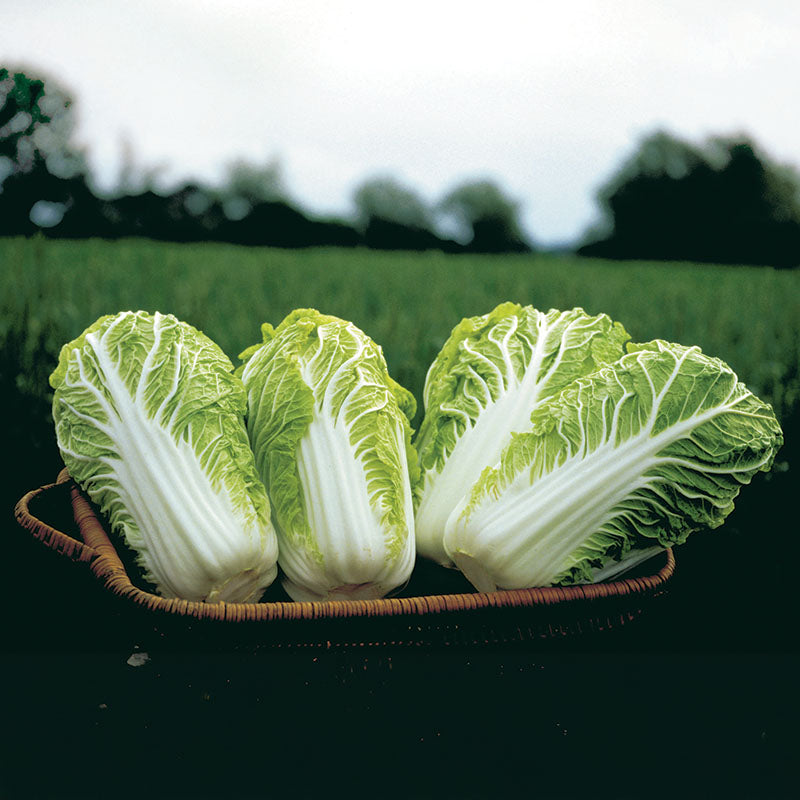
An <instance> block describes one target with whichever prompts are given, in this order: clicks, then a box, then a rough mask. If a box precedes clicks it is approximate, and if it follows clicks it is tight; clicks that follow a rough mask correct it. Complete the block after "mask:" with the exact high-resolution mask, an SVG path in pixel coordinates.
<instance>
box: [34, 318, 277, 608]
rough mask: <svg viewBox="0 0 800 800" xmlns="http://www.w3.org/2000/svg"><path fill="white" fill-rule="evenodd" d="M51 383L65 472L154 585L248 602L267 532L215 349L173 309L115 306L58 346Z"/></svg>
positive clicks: (224, 367) (270, 566)
mask: <svg viewBox="0 0 800 800" xmlns="http://www.w3.org/2000/svg"><path fill="white" fill-rule="evenodd" d="M50 384H51V386H52V387H53V389H54V390H55V391H54V397H53V417H54V420H55V427H56V436H57V440H58V446H59V449H60V451H61V454H62V457H63V459H64V463H65V464H66V466H67V467H68V469H69V472H70V475H71V476H72V478H73V479H74V480H75V481H76V482H77V483H78V484H80V486H81V487H82V488H83V489H84V490H85V491H86V492H87V493H88V495H89V497H90V498H91V499H92V500H93V501H94V502H95V503H96V504H97V506H99V508H100V511H101V512H102V513H103V514H104V515H105V516H106V518H107V519H108V521H109V523H110V526H111V529H112V532H114V533H115V534H117V535H119V536H120V537H121V538H122V540H123V541H124V542H125V543H126V544H127V545H128V546H129V547H130V548H131V549H132V550H133V551H134V553H135V554H136V561H137V562H138V564H139V565H140V567H141V568H142V571H143V574H144V577H145V578H146V579H147V580H148V581H150V582H151V583H153V584H154V585H155V587H156V589H157V591H158V592H159V593H160V594H161V595H163V596H165V597H174V598H182V599H186V600H203V601H208V602H217V601H223V600H224V601H228V602H236V601H241V602H253V601H257V600H258V599H259V598H260V597H261V595H262V594H263V592H264V590H265V588H266V587H267V586H269V584H270V583H272V581H273V580H274V579H275V577H276V574H277V563H276V562H277V537H276V536H275V532H274V530H273V528H272V524H271V521H270V509H269V500H268V498H267V494H266V490H265V488H264V485H263V483H262V482H261V480H260V479H259V477H258V474H257V472H256V468H255V461H254V458H253V454H252V451H251V450H250V445H249V441H248V437H247V431H246V428H245V423H244V412H245V409H246V396H245V391H244V386H243V385H242V382H241V381H240V380H239V379H238V378H237V377H235V376H234V374H233V365H232V364H231V362H230V360H229V359H228V358H227V356H225V354H224V353H223V352H222V351H221V350H220V348H219V347H218V346H217V345H216V344H214V342H212V341H211V340H210V339H209V338H208V337H207V336H205V335H204V334H202V333H201V332H199V331H197V330H196V329H195V328H193V327H191V326H190V325H188V324H186V323H184V322H181V321H179V320H178V319H176V318H175V317H174V316H172V315H163V314H159V313H156V314H155V315H150V314H148V313H146V312H143V311H137V312H122V313H120V314H117V315H114V316H105V317H101V318H100V319H99V320H97V322H95V323H94V324H93V325H92V326H90V327H89V328H87V329H86V330H85V331H84V332H83V333H82V334H81V335H80V336H79V337H78V338H77V339H75V340H74V341H72V342H70V343H68V344H66V345H64V347H63V348H62V350H61V353H60V356H59V361H58V365H57V367H56V369H55V370H54V372H53V373H52V375H51V376H50Z"/></svg>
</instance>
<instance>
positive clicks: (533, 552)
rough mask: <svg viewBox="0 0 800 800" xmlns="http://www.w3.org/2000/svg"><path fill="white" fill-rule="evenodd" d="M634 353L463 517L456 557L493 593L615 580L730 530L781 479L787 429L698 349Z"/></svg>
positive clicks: (500, 474)
mask: <svg viewBox="0 0 800 800" xmlns="http://www.w3.org/2000/svg"><path fill="white" fill-rule="evenodd" d="M629 349H630V351H631V352H630V353H629V354H628V355H626V356H625V357H623V358H622V359H620V360H619V361H618V362H617V363H615V364H612V365H608V366H605V367H603V368H601V369H600V370H598V371H597V372H596V373H594V374H593V375H589V376H586V377H583V378H578V379H577V380H576V381H575V382H574V383H573V384H572V385H570V386H569V387H567V388H566V389H565V390H564V391H563V392H562V393H561V394H560V395H558V396H556V397H553V398H551V399H550V400H548V401H546V402H544V403H542V404H541V405H540V406H539V408H537V409H536V411H534V413H533V415H532V419H531V427H530V429H529V431H528V432H525V433H521V434H515V435H514V436H513V437H512V441H511V443H510V444H509V445H508V447H507V448H506V449H505V450H504V452H503V454H502V457H501V459H500V462H499V464H498V465H497V466H496V467H494V468H490V469H487V470H486V471H485V472H484V473H483V475H482V476H481V477H480V479H479V480H478V481H477V482H476V483H475V484H474V485H473V487H472V488H471V490H470V491H469V493H468V494H467V495H466V496H465V498H464V499H463V500H462V502H461V503H460V504H459V507H458V508H456V509H455V510H454V512H453V513H452V515H451V516H450V518H449V520H448V522H447V526H446V531H445V536H444V545H445V548H446V550H447V553H448V555H449V556H450V557H451V558H452V559H453V560H454V562H455V563H456V565H457V566H458V567H459V569H461V570H462V571H463V572H464V574H465V575H466V577H467V578H468V579H469V580H470V582H471V583H472V584H473V585H474V586H475V587H476V588H477V589H479V590H480V591H493V590H495V589H497V588H503V589H520V588H527V587H533V586H547V585H552V584H569V583H583V582H587V581H595V580H599V579H603V578H609V577H612V576H613V575H614V574H615V573H616V572H617V571H618V570H621V569H624V567H625V566H626V562H627V563H632V562H633V561H635V560H637V559H639V558H641V557H642V556H645V555H649V553H652V552H656V551H655V550H654V548H659V547H660V548H666V547H670V546H672V545H677V544H681V543H682V542H684V541H685V540H686V538H687V537H688V536H689V535H690V534H691V533H692V532H693V531H697V530H703V529H711V528H716V527H718V526H720V525H721V524H722V523H723V521H724V519H725V518H726V516H727V515H728V514H729V513H730V512H731V511H732V509H733V501H734V498H735V497H736V496H737V494H738V493H739V490H740V487H741V486H742V485H743V484H746V483H749V482H750V480H751V479H752V477H753V476H754V475H755V474H756V473H757V472H758V471H767V470H769V469H770V467H771V465H772V462H773V459H774V457H775V453H776V452H777V450H778V449H779V447H780V446H781V444H782V442H783V438H782V433H781V429H780V426H779V425H778V422H777V420H776V419H775V416H774V414H773V412H772V409H771V408H770V407H769V406H768V405H767V404H766V403H763V402H762V401H761V400H759V399H758V398H757V397H755V396H754V395H753V394H752V393H751V392H750V391H749V390H748V389H747V388H746V387H745V386H744V384H742V383H739V382H738V380H737V378H736V375H735V374H734V373H733V371H732V370H731V369H730V367H728V366H727V365H726V364H724V363H723V362H722V361H720V360H718V359H715V358H709V357H707V356H705V355H703V354H702V353H701V352H700V350H699V348H696V347H693V348H686V347H682V346H680V345H675V344H669V343H666V342H662V341H656V342H651V343H649V344H643V345H636V346H633V345H629ZM645 551H649V552H645Z"/></svg>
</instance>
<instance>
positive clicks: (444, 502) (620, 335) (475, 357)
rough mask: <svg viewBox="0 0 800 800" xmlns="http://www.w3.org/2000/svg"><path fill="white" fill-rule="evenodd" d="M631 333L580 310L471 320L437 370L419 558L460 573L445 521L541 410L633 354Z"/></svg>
mask: <svg viewBox="0 0 800 800" xmlns="http://www.w3.org/2000/svg"><path fill="white" fill-rule="evenodd" d="M627 339H628V334H627V333H626V332H625V330H624V329H623V327H622V326H621V325H619V324H618V323H615V322H612V320H611V319H609V317H607V316H605V315H604V314H601V315H599V316H590V315H589V314H587V313H586V312H585V311H583V310H582V309H580V308H575V309H571V310H569V311H557V310H550V311H548V312H547V313H544V312H541V311H538V310H536V309H535V308H533V307H531V306H524V307H522V306H519V305H516V304H514V303H503V304H502V305H500V306H498V307H497V308H495V309H494V310H493V311H491V312H490V313H488V314H485V315H484V316H482V317H470V318H467V319H464V320H462V322H461V323H459V325H457V326H456V327H455V328H454V329H453V332H452V333H451V335H450V337H449V339H448V340H447V342H446V343H445V345H444V347H443V348H442V351H441V352H440V353H439V355H438V356H437V357H436V359H435V360H434V362H433V363H432V364H431V367H430V369H429V370H428V374H427V377H426V380H425V389H424V397H423V399H424V405H425V418H424V420H423V423H422V426H421V427H420V432H419V436H418V437H417V440H416V443H415V444H416V447H417V451H418V453H419V459H420V467H421V482H420V486H419V488H418V490H417V494H418V498H417V509H416V522H415V524H416V538H417V551H418V552H419V553H420V554H421V555H423V556H426V557H428V558H431V559H434V560H435V561H438V562H439V563H440V564H444V565H446V566H451V565H452V562H451V561H450V559H449V557H448V556H447V554H446V552H445V548H444V544H443V536H444V529H445V524H446V522H447V519H448V517H449V516H450V514H451V513H452V511H453V509H454V508H455V507H456V506H457V505H458V503H459V502H460V501H461V499H462V498H463V496H464V493H465V492H466V491H467V490H468V489H469V488H470V487H471V486H472V484H473V483H474V482H475V481H476V480H477V479H478V477H479V476H480V474H481V472H483V470H484V469H485V468H486V467H491V466H494V465H495V464H496V463H497V461H498V459H499V458H500V454H501V453H502V451H503V448H504V447H505V446H506V445H507V444H508V443H509V441H510V439H511V434H512V433H513V432H514V431H523V430H526V429H527V428H528V427H529V425H530V417H531V413H532V412H533V410H534V409H535V408H536V406H537V404H538V403H540V402H541V401H543V400H544V399H546V398H547V397H550V396H551V395H553V394H556V393H558V392H559V391H561V389H563V388H564V387H565V386H566V385H567V384H569V383H570V382H571V381H573V380H575V378H578V377H580V376H582V375H586V374H588V373H590V372H592V371H594V370H595V369H597V368H598V367H599V366H601V365H603V364H605V363H608V362H610V361H616V360H617V359H618V358H620V357H621V356H622V355H624V352H625V351H624V344H625V342H626V341H627Z"/></svg>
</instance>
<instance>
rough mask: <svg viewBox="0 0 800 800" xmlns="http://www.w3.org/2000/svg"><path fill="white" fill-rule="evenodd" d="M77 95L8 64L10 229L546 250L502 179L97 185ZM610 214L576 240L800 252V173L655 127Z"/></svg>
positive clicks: (606, 248) (283, 243) (621, 173)
mask: <svg viewBox="0 0 800 800" xmlns="http://www.w3.org/2000/svg"><path fill="white" fill-rule="evenodd" d="M73 128H74V115H73V112H72V99H71V97H70V93H69V92H67V91H66V90H65V89H63V88H62V87H61V86H59V85H58V83H57V82H56V81H53V80H52V79H47V80H43V79H42V78H40V77H36V76H32V75H30V74H28V73H26V72H24V71H20V70H17V71H13V70H10V69H8V68H0V235H5V236H19V235H23V236H29V235H32V234H34V233H37V232H41V233H42V234H44V235H46V236H54V237H62V238H70V237H71V238H87V237H102V238H108V239H113V238H120V237H129V236H146V237H149V238H154V239H167V240H172V241H211V240H213V241H225V242H235V243H239V244H244V245H266V246H275V247H310V246H323V245H325V246H342V247H354V246H367V247H371V248H376V249H398V250H431V249H435V250H442V251H445V252H450V253H459V252H473V253H510V252H530V251H532V250H534V249H536V247H535V244H534V243H533V242H532V241H531V240H530V237H529V236H527V235H526V234H525V233H524V231H523V227H522V225H521V223H520V203H519V202H518V201H517V200H515V199H514V198H511V197H510V196H509V195H508V194H507V193H506V192H505V191H504V190H503V189H502V188H501V187H500V186H499V185H498V184H497V183H495V182H494V181H490V180H469V181H465V182H463V183H462V184H460V185H458V186H456V187H455V188H453V189H452V190H451V191H449V192H448V193H447V194H446V195H445V196H444V197H443V198H442V199H441V200H440V201H439V202H438V203H435V204H429V203H426V202H425V201H424V200H423V199H422V197H421V196H420V195H419V194H418V193H417V192H416V191H414V189H413V188H411V187H409V186H406V185H404V184H403V183H402V182H400V181H399V180H397V179H396V178H394V177H393V176H391V175H382V176H375V177H372V178H370V179H368V180H365V181H364V182H363V183H362V184H361V185H360V186H359V187H358V188H357V189H356V191H355V192H354V195H353V205H354V208H355V213H354V215H353V216H352V217H351V218H330V217H318V216H314V215H311V214H308V213H306V212H305V211H304V210H303V209H302V208H301V207H300V206H299V205H298V204H297V203H295V202H294V201H293V200H292V199H291V197H290V193H289V192H288V190H287V188H286V185H285V182H284V180H283V178H282V175H281V170H280V165H279V164H277V163H275V162H268V163H266V164H258V163H252V162H248V161H245V160H240V161H237V162H235V163H233V164H231V165H229V167H228V170H227V172H226V175H225V177H224V179H223V180H222V182H221V183H220V184H219V185H209V184H204V183H201V182H197V181H193V182H187V183H185V184H184V185H182V186H180V187H178V188H176V189H173V190H171V191H168V192H166V191H160V190H158V189H157V188H155V181H154V179H153V177H154V176H152V175H150V176H148V175H145V176H144V177H142V176H139V177H138V178H137V176H136V175H134V174H133V173H134V170H133V168H132V166H131V165H130V164H129V165H128V169H127V170H123V173H122V175H121V176H120V181H119V185H118V186H117V188H116V191H114V192H112V193H103V192H100V191H97V190H96V189H95V188H94V182H93V180H92V177H91V175H90V171H89V169H88V164H87V160H86V157H85V153H84V152H83V151H81V150H80V149H79V148H77V147H76V146H75V144H74V142H73V135H72V134H73ZM598 203H599V207H600V211H601V222H600V223H599V224H598V225H597V226H595V227H593V228H592V229H590V230H589V231H587V232H586V233H585V234H584V235H583V236H582V237H581V239H580V241H578V242H575V243H574V244H573V245H572V246H571V247H570V248H567V249H572V250H575V251H577V252H579V253H580V254H582V255H586V256H598V257H604V258H619V259H656V260H689V261H706V262H720V263H747V264H765V265H771V266H775V267H794V266H797V265H799V264H800V173H798V171H797V170H796V169H795V168H793V167H790V166H786V165H781V164H778V163H777V162H775V161H774V160H772V159H771V158H770V157H769V156H768V155H767V154H766V153H764V152H763V151H762V150H761V149H760V148H759V147H758V146H757V145H756V144H755V143H754V142H753V141H752V140H750V139H749V138H747V137H746V136H735V137H714V138H711V139H709V140H708V141H707V142H705V143H703V144H701V145H694V144H691V143H689V142H687V141H685V140H682V139H680V138H678V137H676V136H674V135H672V134H670V133H668V132H665V131H656V132H655V133H652V134H650V135H649V136H647V137H646V138H645V139H644V140H643V141H641V142H640V143H639V145H638V147H637V149H636V151H635V153H634V154H633V155H632V156H631V157H630V158H628V159H627V160H626V161H625V162H624V163H623V164H622V165H621V167H619V168H618V170H617V171H616V172H615V173H614V174H613V175H612V177H611V178H610V179H609V180H608V181H606V182H605V183H604V184H603V186H602V187H601V188H600V191H599V192H598Z"/></svg>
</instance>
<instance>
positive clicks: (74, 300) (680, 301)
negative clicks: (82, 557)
mask: <svg viewBox="0 0 800 800" xmlns="http://www.w3.org/2000/svg"><path fill="white" fill-rule="evenodd" d="M505 300H512V301H516V302H519V303H523V304H526V303H531V304H533V305H535V306H537V307H538V308H542V309H546V308H551V307H555V308H569V307H572V306H582V307H583V308H585V309H586V310H587V311H590V312H592V313H597V312H601V311H602V312H606V313H607V314H609V315H610V316H612V317H613V318H614V319H616V320H618V321H620V322H622V323H623V324H624V325H625V327H626V328H627V330H628V331H629V333H630V334H631V336H632V337H633V338H634V339H635V340H639V341H643V340H647V339H652V338H663V339H669V340H672V341H677V342H681V343H684V344H698V345H700V346H701V347H702V348H703V350H704V351H705V352H707V353H709V354H712V355H716V356H719V357H720V358H722V359H724V360H725V361H727V362H728V363H729V364H730V365H731V366H732V367H733V368H734V369H735V370H736V372H737V373H738V374H739V376H740V378H741V379H742V380H744V381H745V382H746V383H747V384H748V385H749V386H750V388H751V389H752V390H753V391H755V392H756V393H757V394H758V395H760V396H762V397H763V398H764V399H766V400H768V401H770V402H771V403H772V404H773V405H774V407H775V410H776V413H777V414H778V417H779V418H780V419H781V421H782V422H783V423H784V425H787V424H789V426H790V427H792V425H791V423H792V422H793V419H794V418H796V417H797V416H798V410H799V409H800V372H799V370H798V365H800V273H798V272H797V271H794V272H789V271H784V272H780V271H775V270H772V269H767V268H752V267H740V266H739V267H726V266H701V265H693V264H663V263H658V264H656V263H633V262H625V263H623V262H602V261H594V260H586V259H578V258H570V257H556V256H536V255H520V256H449V255H445V254H442V253H434V252H431V253H423V254H416V253H414V254H410V253H381V252H376V251H369V250H307V251H298V250H293V251H289V250H270V249H249V248H242V247H236V246H228V245H214V244H201V245H178V244H167V243H159V242H152V241H146V240H127V241H121V242H105V241H99V240H91V241H76V242H72V241H49V240H46V239H34V240H26V239H4V240H0V304H1V305H2V313H0V342H2V363H0V381H2V385H1V387H0V388H2V397H3V404H4V406H5V411H6V418H8V416H9V415H10V416H12V417H13V418H14V419H17V420H19V428H18V429H17V428H15V432H14V434H13V441H12V442H9V443H8V444H9V445H13V446H14V450H12V452H15V453H16V457H17V459H19V460H21V461H22V462H24V463H25V465H26V469H25V470H23V472H24V473H25V477H26V478H27V479H32V478H33V477H34V475H33V474H32V471H35V470H36V469H37V467H38V468H39V469H40V471H41V474H40V475H39V476H38V477H40V478H41V480H46V479H48V478H49V477H51V475H52V469H53V466H52V465H53V464H54V463H57V462H54V457H53V453H54V450H53V441H52V436H53V435H52V428H51V426H50V421H49V403H50V399H49V387H48V384H47V377H48V375H49V373H50V371H51V370H52V368H53V366H54V364H55V362H56V359H57V356H58V351H59V348H60V347H61V345H62V344H63V343H64V342H66V341H68V340H70V339H72V338H73V337H75V336H77V335H78V334H79V333H80V332H81V331H82V330H83V329H84V328H85V327H86V326H87V325H89V324H90V323H91V322H93V321H94V320H95V319H96V318H97V317H98V316H100V315H102V314H109V313H114V312H117V311H120V310H123V309H138V308H143V309H147V310H151V311H153V310H160V311H163V312H171V313H173V314H175V315H177V316H178V317H180V318H182V319H184V320H186V321H187V322H190V323H192V324H193V325H195V326H197V327H198V328H200V329H202V330H203V331H205V332H206V333H207V334H208V335H209V336H210V337H211V338H212V339H214V340H215V341H217V342H218V343H219V344H220V346H221V347H222V348H223V350H225V352H226V353H228V355H229V356H230V357H231V359H232V360H233V361H234V362H235V363H238V360H237V356H238V353H239V352H241V351H242V350H243V349H244V348H245V347H247V346H248V345H250V344H252V343H254V342H255V341H257V340H259V339H260V332H259V328H260V325H261V323H262V322H265V321H266V322H271V323H273V324H277V323H278V322H279V321H280V320H281V319H282V318H283V316H284V315H285V314H287V313H288V312H289V311H291V310H292V309H293V308H296V307H303V306H305V307H314V308H318V309H320V310H321V311H324V312H326V313H330V314H335V315H337V316H341V317H344V318H347V319H351V320H353V321H354V322H355V323H356V324H357V325H359V326H360V327H361V328H363V329H364V330H365V331H366V332H367V333H369V334H370V335H371V336H372V337H373V338H374V339H375V340H376V341H377V342H378V343H380V344H381V345H382V346H383V349H384V353H385V355H386V359H387V362H388V364H389V368H390V370H391V372H392V374H393V375H394V377H395V378H396V379H397V380H399V381H400V382H401V383H402V384H404V385H405V386H407V387H408V388H409V389H410V390H411V391H412V392H414V394H415V395H416V397H417V398H418V400H419V399H421V394H422V386H423V383H424V380H425V373H426V370H427V367H428V365H429V364H430V362H431V360H432V359H433V357H434V356H435V354H436V353H437V351H438V350H439V348H440V347H441V345H442V343H443V342H444V340H445V338H446V336H447V335H448V333H449V331H450V329H451V328H452V327H453V325H455V324H456V323H457V322H458V321H459V320H460V319H461V318H462V317H464V316H468V315H475V314H482V313H484V312H486V311H488V310H489V309H491V308H492V307H493V306H495V305H496V304H497V303H499V302H502V301H505ZM418 421H419V413H418V418H417V423H418ZM785 453H786V455H788V448H785ZM784 460H785V456H784Z"/></svg>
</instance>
